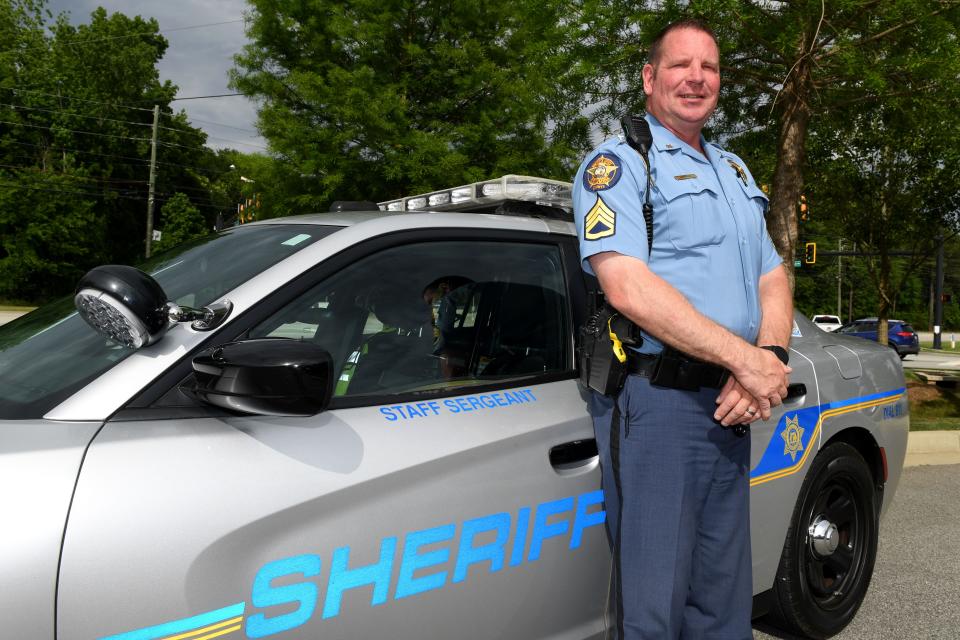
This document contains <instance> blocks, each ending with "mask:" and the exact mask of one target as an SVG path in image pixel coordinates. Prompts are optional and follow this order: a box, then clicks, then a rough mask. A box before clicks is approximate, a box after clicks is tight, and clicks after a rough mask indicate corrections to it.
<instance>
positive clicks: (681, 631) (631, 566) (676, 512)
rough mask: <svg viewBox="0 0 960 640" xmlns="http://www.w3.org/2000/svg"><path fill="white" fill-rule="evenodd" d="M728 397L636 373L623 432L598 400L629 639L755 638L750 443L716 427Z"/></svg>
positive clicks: (618, 585) (623, 632) (607, 402)
mask: <svg viewBox="0 0 960 640" xmlns="http://www.w3.org/2000/svg"><path fill="white" fill-rule="evenodd" d="M718 393H719V391H718V390H717V389H702V390H701V391H699V392H692V391H680V390H676V389H665V388H662V387H654V386H651V385H650V383H649V381H648V380H647V379H646V378H642V377H639V376H635V375H632V376H629V377H628V378H627V383H626V385H625V387H624V389H623V392H622V393H621V395H620V399H619V406H620V413H621V415H622V418H621V420H620V421H619V422H620V425H619V429H617V428H614V429H611V415H612V413H613V401H612V400H611V399H609V398H604V397H603V396H600V395H599V394H592V395H593V400H592V407H591V409H592V412H593V418H594V430H595V432H596V436H597V446H598V448H599V450H600V461H601V468H602V472H603V491H604V497H605V509H606V511H607V531H608V533H609V535H610V538H611V544H612V545H613V548H614V554H613V555H614V571H613V582H614V584H613V585H612V593H613V595H614V597H615V598H616V599H617V603H616V605H617V606H616V618H615V620H616V623H617V625H616V626H617V628H618V629H619V631H618V637H620V638H621V640H634V639H636V638H651V639H655V640H665V639H670V638H683V639H685V640H687V639H689V640H693V639H701V638H702V639H704V640H713V639H716V640H747V639H749V638H752V637H753V632H752V630H751V622H750V615H751V608H752V601H753V593H752V591H753V589H752V568H751V562H750V513H749V509H750V495H749V489H750V477H749V476H750V469H749V466H750V438H749V437H742V438H741V437H738V436H736V435H735V434H734V433H733V432H732V431H731V430H730V429H724V428H723V427H721V426H720V425H719V424H718V423H716V422H714V420H713V412H714V411H715V410H716V403H715V400H716V397H717V395H718ZM618 432H619V433H618ZM617 442H619V447H617V446H614V447H613V448H612V449H611V444H615V443H617ZM616 458H619V460H616ZM615 467H617V468H616V471H618V472H619V477H616V474H615V473H614V471H615ZM618 542H619V544H618Z"/></svg>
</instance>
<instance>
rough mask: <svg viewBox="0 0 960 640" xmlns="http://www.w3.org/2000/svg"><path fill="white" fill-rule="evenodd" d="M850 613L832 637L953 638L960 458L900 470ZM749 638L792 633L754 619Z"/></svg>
mask: <svg viewBox="0 0 960 640" xmlns="http://www.w3.org/2000/svg"><path fill="white" fill-rule="evenodd" d="M903 473H904V474H903V479H902V480H901V482H900V488H899V489H898V490H897V495H896V496H895V497H894V501H893V504H892V505H891V507H890V510H889V511H888V512H887V514H886V517H885V518H884V520H883V522H882V523H881V525H880V543H879V552H878V555H877V564H876V568H875V571H874V575H873V582H872V583H871V585H870V591H868V592H867V597H866V599H865V600H864V602H863V606H862V607H861V608H860V611H859V613H858V614H857V617H856V618H854V620H853V622H852V623H850V626H848V627H847V628H846V629H844V630H843V632H841V633H840V634H838V635H836V636H834V638H836V640H867V639H870V640H874V639H875V638H895V639H896V640H914V639H916V640H928V639H930V638H944V639H948V638H949V639H951V640H955V639H956V638H958V637H960V607H958V606H957V605H958V601H957V594H958V593H960V500H957V496H958V494H960V465H946V466H925V467H913V468H909V469H905V470H904V472H903ZM754 629H755V633H754V638H755V640H768V639H771V638H781V639H787V640H794V636H790V635H786V634H782V633H779V632H777V631H776V630H773V629H771V628H769V627H765V626H763V625H762V624H760V623H758V624H756V625H755V627H754Z"/></svg>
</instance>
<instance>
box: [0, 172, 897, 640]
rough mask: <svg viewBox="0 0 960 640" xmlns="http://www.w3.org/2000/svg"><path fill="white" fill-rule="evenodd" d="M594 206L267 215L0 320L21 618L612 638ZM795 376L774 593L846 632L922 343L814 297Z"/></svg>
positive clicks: (94, 628) (425, 203)
mask: <svg viewBox="0 0 960 640" xmlns="http://www.w3.org/2000/svg"><path fill="white" fill-rule="evenodd" d="M569 195H570V190H569V185H566V184H564V183H556V182H550V181H545V180H539V179H536V178H525V177H520V176H508V177H505V178H503V179H499V180H493V181H488V182H483V183H478V184H472V185H466V186H464V187H460V188H457V189H448V190H444V191H441V192H436V193H431V194H426V195H423V196H417V197H411V198H404V199H402V200H397V201H393V202H389V203H383V204H382V205H381V206H380V209H382V210H374V211H366V212H353V211H340V212H336V213H328V214H319V215H308V216H298V217H295V218H289V219H285V220H270V221H265V222H261V223H255V224H249V225H243V226H240V227H235V228H232V229H229V230H227V231H224V232H222V233H219V234H216V235H214V236H211V237H209V238H205V239H203V240H200V241H195V242H192V243H189V244H186V245H183V246H180V247H178V248H176V249H174V250H172V251H170V252H168V253H165V254H162V255H159V256H156V257H155V258H154V259H151V260H150V261H148V262H147V263H145V264H144V265H142V267H141V268H142V271H139V270H136V269H133V268H130V267H120V266H106V267H99V268H97V269H95V270H93V271H91V272H90V273H89V274H88V275H87V276H86V277H85V278H84V279H83V280H82V281H81V283H80V284H79V286H78V290H77V294H76V296H75V297H71V298H69V299H65V300H62V301H60V302H55V303H53V304H50V305H48V306H45V307H42V308H40V309H38V310H36V311H34V312H32V313H30V314H29V315H26V316H24V317H22V318H19V319H17V320H15V321H13V322H11V323H9V324H7V325H5V326H3V327H0V514H2V522H3V526H2V527H0V566H2V571H0V593H2V594H3V596H2V598H0V629H2V636H3V637H5V638H58V640H74V639H93V638H112V639H116V640H119V639H125V640H134V639H136V640H148V639H156V638H168V639H173V638H178V639H191V640H199V639H201V638H228V639H230V638H244V637H246V638H266V637H277V638H390V639H391V640H403V639H409V640H422V639H424V638H478V639H489V638H523V639H534V638H552V639H560V638H569V639H574V638H577V639H579V638H601V637H603V636H604V634H605V632H606V629H607V628H608V625H609V619H608V613H607V612H608V596H607V594H608V585H609V582H610V579H609V578H610V555H609V547H608V543H607V536H606V532H605V530H604V519H605V513H604V511H603V494H602V492H601V490H600V471H599V469H598V464H599V463H598V458H597V450H596V445H595V442H594V440H593V428H592V425H591V420H590V416H589V415H588V413H587V402H586V395H585V393H586V392H585V391H584V389H583V388H581V387H580V386H579V384H578V382H577V372H576V365H575V357H574V348H575V347H574V336H575V333H576V332H575V329H576V327H577V326H578V325H579V323H581V322H582V321H583V319H584V316H585V309H586V306H587V305H586V301H587V292H588V290H589V288H590V287H591V286H595V282H591V281H588V280H587V279H585V277H584V274H583V273H582V272H581V270H580V266H579V258H578V255H577V242H576V237H575V233H574V228H573V226H572V224H571V223H570V222H568V221H566V220H565V219H564V218H566V214H567V213H568V211H569ZM344 208H346V209H349V208H350V207H349V206H348V207H344ZM371 208H375V207H371ZM461 210H468V211H472V213H465V212H462V211H461ZM558 212H559V215H557V214H558ZM145 274H149V276H148V275H145ZM75 304H76V309H75ZM77 309H79V311H78V310H77ZM85 320H86V321H87V322H85ZM88 322H89V323H90V324H92V325H95V326H96V327H97V328H98V329H99V331H100V332H101V333H97V332H95V331H94V330H93V329H92V328H91V327H90V326H88ZM790 364H791V366H792V367H793V374H792V375H791V378H790V381H791V385H790V394H789V397H788V399H787V400H786V401H785V403H784V404H783V405H782V406H781V407H779V408H778V409H777V410H776V412H775V413H774V415H773V417H772V418H771V419H770V420H769V421H767V422H762V423H757V424H755V425H754V426H753V430H752V431H753V433H752V442H753V455H752V471H751V478H752V480H751V485H752V508H751V517H752V521H751V531H750V535H751V539H752V542H753V584H754V591H755V593H756V599H755V604H756V613H757V614H758V615H762V614H766V613H770V614H773V615H776V616H777V617H778V619H779V620H780V621H781V623H782V624H785V625H787V626H789V627H791V628H793V629H794V630H795V631H799V632H801V633H803V634H806V635H809V636H812V637H826V636H829V635H831V634H833V633H835V632H837V631H838V630H839V629H841V628H843V626H844V625H845V624H847V623H848V622H849V621H850V619H851V618H852V617H853V616H854V614H855V613H856V611H857V608H858V606H859V604H860V602H861V600H862V599H863V597H864V594H865V592H866V591H867V588H868V585H869V583H870V576H871V573H872V570H873V565H874V557H875V554H876V551H877V528H878V526H879V516H880V514H881V513H882V512H883V510H884V509H886V508H887V507H888V506H889V504H890V501H891V499H892V498H893V495H894V492H895V490H896V488H897V483H898V481H899V480H900V473H901V467H902V463H903V458H904V452H905V445H906V440H907V430H908V414H907V398H906V393H905V385H904V378H903V373H902V369H901V365H900V362H899V360H898V358H897V356H896V354H895V353H893V352H892V351H890V350H889V349H887V348H885V347H882V346H878V345H876V344H871V343H869V342H867V341H865V340H858V339H855V338H848V337H845V336H842V335H836V334H826V333H823V332H822V331H819V330H817V329H816V328H815V326H814V325H813V324H812V323H811V322H810V321H809V320H807V319H805V318H803V317H801V316H799V315H798V316H797V317H796V321H795V326H794V332H793V339H792V343H791V359H790ZM744 534H745V535H746V534H747V532H746V531H744Z"/></svg>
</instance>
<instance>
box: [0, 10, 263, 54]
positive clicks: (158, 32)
mask: <svg viewBox="0 0 960 640" xmlns="http://www.w3.org/2000/svg"><path fill="white" fill-rule="evenodd" d="M238 22H246V20H244V19H243V18H238V19H236V20H224V21H223V22H209V23H207V24H193V25H187V26H185V27H173V28H171V29H157V30H156V31H140V32H137V33H131V34H128V35H125V36H104V37H102V38H78V39H75V40H61V41H58V40H56V39H52V40H45V41H44V44H42V45H33V46H30V47H22V49H37V48H40V47H44V46H47V45H48V44H57V45H67V46H69V45H74V44H87V43H88V42H107V41H109V40H128V39H130V38H142V37H144V36H148V37H149V36H154V35H162V34H164V33H173V32H174V31H187V30H188V29H203V28H205V27H217V26H220V25H224V24H236V23H238ZM81 26H86V25H81ZM19 48H20V47H11V48H9V49H0V53H7V52H8V51H16V50H17V49H19Z"/></svg>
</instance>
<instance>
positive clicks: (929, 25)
mask: <svg viewBox="0 0 960 640" xmlns="http://www.w3.org/2000/svg"><path fill="white" fill-rule="evenodd" d="M581 15H582V16H583V19H584V22H585V24H586V25H587V26H586V28H585V29H584V32H585V33H586V34H588V37H586V38H584V39H583V40H582V45H581V48H580V53H579V57H580V58H581V59H582V60H583V61H584V62H583V63H581V65H580V68H579V70H578V72H577V75H578V77H579V86H580V90H581V91H583V92H588V93H589V95H592V96H593V98H594V99H595V100H597V101H598V103H599V104H600V109H599V110H598V116H599V117H608V118H609V117H610V116H614V115H617V116H618V115H619V114H621V113H623V112H625V111H635V110H637V109H639V108H640V107H641V106H642V103H643V91H642V84H641V82H640V69H641V67H642V66H643V63H644V62H645V61H646V53H647V45H648V43H649V42H650V41H651V40H652V38H653V36H654V35H655V34H656V32H657V31H659V29H660V28H662V27H663V26H664V25H666V24H667V23H668V22H672V21H674V20H676V19H677V18H679V17H690V16H700V17H702V18H704V19H706V21H707V22H708V23H709V24H711V25H712V26H713V27H714V28H715V30H716V31H717V35H718V38H719V40H720V44H721V64H722V70H721V72H722V74H723V77H724V87H725V88H724V90H723V92H722V94H721V104H720V109H719V111H718V114H717V116H716V117H715V119H714V121H713V122H712V126H713V128H714V133H715V134H716V135H717V136H719V137H721V138H726V140H727V142H728V144H729V145H730V146H732V147H734V148H736V149H737V150H738V151H739V152H740V153H741V154H742V155H744V156H745V157H746V159H748V161H753V160H754V158H756V157H757V156H758V155H761V156H762V155H767V154H768V153H769V152H767V154H765V153H764V151H763V150H761V151H760V152H759V153H758V150H757V148H756V147H753V146H749V143H750V142H751V141H753V140H756V139H757V138H758V137H759V138H761V139H771V138H774V139H775V140H776V142H775V145H774V147H773V150H774V153H773V154H772V157H773V158H774V159H775V164H774V166H773V168H772V172H771V173H769V174H768V173H759V174H758V175H759V177H760V178H761V181H768V182H769V183H770V184H771V202H770V211H769V213H768V215H767V226H768V229H769V230H770V233H771V236H772V237H773V240H774V243H775V244H776V245H777V249H778V250H779V252H780V255H781V256H782V257H783V258H784V262H785V263H786V264H787V265H788V266H789V267H790V268H791V269H790V270H791V273H792V264H793V257H794V255H795V250H796V246H797V220H796V203H797V201H798V198H799V196H800V195H801V193H802V192H803V190H804V171H805V169H806V152H807V139H808V135H809V134H810V131H811V129H812V128H820V127H821V126H833V127H835V126H838V123H842V121H841V120H840V119H839V118H836V119H831V120H829V122H830V124H826V121H827V120H828V119H827V118H826V117H825V116H829V115H831V114H839V113H848V112H849V110H850V109H856V108H868V107H872V106H875V105H882V104H889V103H890V101H891V100H894V99H896V101H897V102H896V104H897V105H899V106H906V105H907V104H914V105H924V106H929V105H932V104H939V105H948V104H956V85H957V77H958V74H957V61H958V60H960V41H958V38H957V37H956V34H957V31H958V25H960V2H957V1H956V0H838V1H831V2H824V1H823V0H797V1H792V2H786V1H780V0H775V1H772V2H732V1H731V0H701V1H700V2H689V3H688V2H681V1H679V0H667V1H665V2H658V3H655V5H653V6H652V7H651V6H649V5H638V4H637V3H634V2H629V1H628V0H604V1H603V2H600V1H599V0H587V1H586V2H585V3H584V5H583V9H582V12H581ZM953 117H955V116H953ZM840 126H842V124H841V125H840ZM900 133H901V135H904V136H905V135H907V134H908V132H907V131H900ZM905 215H909V213H908V212H905Z"/></svg>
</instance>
